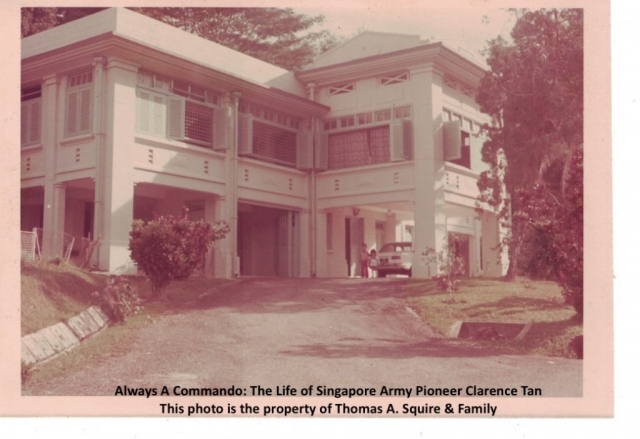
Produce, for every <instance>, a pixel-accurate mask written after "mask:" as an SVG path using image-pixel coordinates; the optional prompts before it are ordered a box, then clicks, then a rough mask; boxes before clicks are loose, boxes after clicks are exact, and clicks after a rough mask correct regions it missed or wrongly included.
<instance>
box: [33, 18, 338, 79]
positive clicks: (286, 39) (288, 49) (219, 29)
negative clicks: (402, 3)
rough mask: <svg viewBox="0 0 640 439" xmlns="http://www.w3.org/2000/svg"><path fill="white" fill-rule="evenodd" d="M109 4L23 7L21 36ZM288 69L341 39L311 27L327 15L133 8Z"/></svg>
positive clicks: (292, 68)
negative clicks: (76, 6)
mask: <svg viewBox="0 0 640 439" xmlns="http://www.w3.org/2000/svg"><path fill="white" fill-rule="evenodd" d="M103 9H105V8H23V9H22V36H23V37H25V36H29V35H33V34H35V33H38V32H42V31H43V30H46V29H49V28H51V27H54V26H58V25H61V24H65V23H68V22H70V21H73V20H77V19H78V18H82V17H85V16H87V15H91V14H94V13H96V12H100V11H101V10H103ZM130 9H131V10H133V11H135V12H138V13H140V14H144V15H147V16H149V17H151V18H154V19H156V20H159V21H162V22H164V23H167V24H170V25H172V26H174V27H177V28H179V29H183V30H185V31H187V32H191V33H193V34H196V35H198V36H200V37H202V38H206V39H207V40H210V41H213V42H216V43H219V44H221V45H223V46H226V47H229V48H231V49H234V50H237V51H239V52H242V53H244V54H247V55H249V56H253V57H255V58H258V59H260V60H263V61H266V62H268V63H271V64H274V65H277V66H280V67H282V68H284V69H287V70H299V69H301V68H302V67H304V66H305V65H307V64H309V63H310V62H311V61H312V60H313V58H314V57H315V56H317V55H319V54H320V53H323V52H324V51H326V50H329V49H330V48H331V47H333V46H335V45H336V44H337V42H338V40H337V38H336V37H335V36H334V35H332V34H331V33H330V32H329V31H327V30H318V31H312V30H311V29H312V28H313V27H315V26H316V25H321V24H322V22H323V20H324V17H323V16H322V15H318V16H313V17H310V16H307V15H304V14H297V13H295V12H294V11H293V9H291V8H286V9H282V8H130Z"/></svg>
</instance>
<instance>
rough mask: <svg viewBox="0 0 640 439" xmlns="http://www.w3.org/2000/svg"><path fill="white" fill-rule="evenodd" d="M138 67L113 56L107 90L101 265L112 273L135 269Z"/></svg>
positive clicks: (106, 71) (107, 71) (108, 66)
mask: <svg viewBox="0 0 640 439" xmlns="http://www.w3.org/2000/svg"><path fill="white" fill-rule="evenodd" d="M137 71H138V67H137V66H135V65H132V64H129V63H126V62H123V61H120V60H116V59H110V60H109V61H108V62H107V64H106V67H105V90H104V96H105V99H104V107H103V110H104V114H105V136H104V144H103V147H104V162H103V163H104V167H103V173H102V175H103V176H104V186H103V188H104V205H103V209H102V217H101V222H102V242H101V245H100V265H99V267H100V268H101V269H103V270H108V271H110V272H114V271H117V272H121V273H124V272H133V271H134V270H135V266H134V265H133V263H132V262H131V259H130V257H129V255H130V252H129V231H130V230H131V222H132V221H133V196H134V189H133V187H134V181H133V166H134V161H133V157H134V156H133V151H134V147H135V144H134V137H135V125H136V79H137V78H136V76H137Z"/></svg>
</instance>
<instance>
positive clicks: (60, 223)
mask: <svg viewBox="0 0 640 439" xmlns="http://www.w3.org/2000/svg"><path fill="white" fill-rule="evenodd" d="M66 189H67V188H66V185H65V184H64V183H55V184H54V185H53V205H52V206H51V209H50V210H51V213H52V217H53V221H52V228H51V230H52V232H53V233H52V234H53V254H52V255H51V256H63V254H64V221H65V215H64V212H65V203H66V193H67V191H66Z"/></svg>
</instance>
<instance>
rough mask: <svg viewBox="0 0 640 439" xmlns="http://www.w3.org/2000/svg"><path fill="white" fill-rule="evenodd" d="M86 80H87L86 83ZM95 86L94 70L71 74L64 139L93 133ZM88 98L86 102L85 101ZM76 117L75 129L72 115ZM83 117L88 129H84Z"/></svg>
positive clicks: (68, 78)
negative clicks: (75, 81)
mask: <svg viewBox="0 0 640 439" xmlns="http://www.w3.org/2000/svg"><path fill="white" fill-rule="evenodd" d="M76 78H79V81H78V82H79V83H78V84H73V82H74V79H76ZM85 78H88V79H86V81H85ZM93 84H94V77H93V71H92V70H84V71H81V72H78V73H73V74H70V75H69V76H68V77H67V85H66V93H65V97H66V100H65V118H64V130H63V131H64V137H65V138H70V137H76V136H82V135H85V134H90V133H91V132H92V131H93V90H94V88H93ZM73 95H75V98H74V99H75V101H73V102H74V103H75V105H74V107H75V108H73V109H72V108H71V103H72V100H71V98H72V96H73ZM85 98H86V101H84V99H85ZM72 112H74V113H75V114H74V115H73V116H74V117H75V119H74V123H73V125H74V126H73V127H72V126H71V125H72V120H71V119H70V117H71V113H72ZM83 115H85V116H86V119H85V120H86V127H84V128H83V121H84V120H83Z"/></svg>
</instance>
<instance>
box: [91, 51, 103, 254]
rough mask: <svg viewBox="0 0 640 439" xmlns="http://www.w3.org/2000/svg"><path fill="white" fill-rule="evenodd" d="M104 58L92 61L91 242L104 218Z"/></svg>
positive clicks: (100, 230) (97, 234)
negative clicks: (92, 188) (92, 193)
mask: <svg viewBox="0 0 640 439" xmlns="http://www.w3.org/2000/svg"><path fill="white" fill-rule="evenodd" d="M105 63H106V58H104V57H101V56H97V57H95V58H94V60H93V80H94V89H93V96H92V98H93V132H94V134H95V140H94V142H95V148H96V167H95V175H94V178H93V181H94V203H93V230H92V235H93V236H92V237H91V239H92V240H94V241H95V240H96V239H98V237H99V236H100V235H101V234H102V230H103V224H102V220H103V218H104V213H103V212H104V186H105V182H106V180H105V175H104V172H105V166H104V160H105V158H104V141H105V132H104V123H105V118H104V99H103V96H104V66H105ZM91 260H92V264H94V265H96V266H99V265H100V252H99V251H94V252H93V253H92V255H91Z"/></svg>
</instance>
